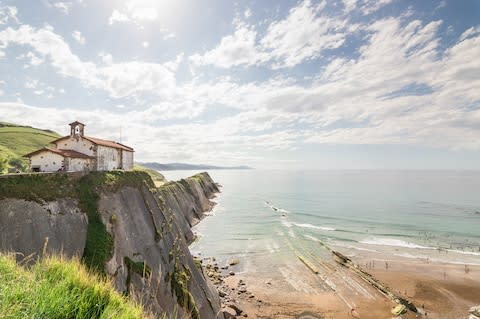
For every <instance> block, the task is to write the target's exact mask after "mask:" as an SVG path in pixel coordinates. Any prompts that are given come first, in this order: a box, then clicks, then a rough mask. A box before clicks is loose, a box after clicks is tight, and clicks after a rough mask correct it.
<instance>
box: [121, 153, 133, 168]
mask: <svg viewBox="0 0 480 319" xmlns="http://www.w3.org/2000/svg"><path fill="white" fill-rule="evenodd" d="M122 168H123V169H124V170H129V169H133V152H128V151H125V150H122Z"/></svg>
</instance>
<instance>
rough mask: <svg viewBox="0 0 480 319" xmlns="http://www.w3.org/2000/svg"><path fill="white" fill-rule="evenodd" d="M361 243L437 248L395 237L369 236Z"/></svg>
mask: <svg viewBox="0 0 480 319" xmlns="http://www.w3.org/2000/svg"><path fill="white" fill-rule="evenodd" d="M359 243H361V244H366V245H378V246H393V247H404V248H418V249H435V248H433V247H427V246H421V245H417V244H414V243H410V242H407V241H403V240H400V239H394V238H378V237H374V238H369V239H364V240H361V241H359Z"/></svg>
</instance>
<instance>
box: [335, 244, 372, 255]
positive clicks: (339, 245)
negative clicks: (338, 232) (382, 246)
mask: <svg viewBox="0 0 480 319" xmlns="http://www.w3.org/2000/svg"><path fill="white" fill-rule="evenodd" d="M332 245H334V246H338V247H344V248H349V249H355V250H361V251H371V252H374V253H376V252H378V250H375V249H368V248H363V247H357V246H353V245H347V244H342V243H339V242H336V243H333V244H332Z"/></svg>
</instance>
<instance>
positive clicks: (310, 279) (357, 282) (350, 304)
mask: <svg viewBox="0 0 480 319" xmlns="http://www.w3.org/2000/svg"><path fill="white" fill-rule="evenodd" d="M368 257H369V258H370V257H371V256H368ZM378 257H379V256H377V258H376V260H375V268H373V267H372V268H371V269H365V270H367V271H368V272H369V273H371V274H372V275H374V276H375V278H377V279H378V280H380V281H381V282H382V283H384V284H386V285H387V286H389V287H390V289H391V290H392V291H393V292H394V293H396V294H399V295H401V296H404V297H407V298H408V299H409V300H411V301H412V302H413V303H414V304H415V305H416V306H417V308H418V309H419V311H420V314H414V313H412V312H408V313H407V314H404V315H403V316H402V318H445V319H448V318H452V319H453V318H455V319H458V318H466V317H467V316H468V309H469V308H470V307H471V306H473V305H478V304H480V266H476V265H470V266H468V268H467V271H468V273H467V272H466V271H465V266H464V265H455V264H442V263H431V262H427V261H422V260H410V259H407V258H396V259H394V260H392V259H391V258H389V259H385V260H382V259H381V258H378ZM352 260H353V261H354V262H355V263H358V264H363V265H365V264H367V265H368V264H369V260H370V259H363V258H362V257H361V256H357V258H356V260H355V259H352ZM385 263H388V269H386V267H387V266H386V264H385ZM326 264H328V265H329V267H331V268H329V269H330V270H329V272H322V271H320V273H319V274H314V273H313V272H311V271H310V270H308V269H307V268H299V270H300V271H298V272H292V273H290V275H291V276H290V277H289V275H288V274H287V273H286V271H285V269H283V268H284V265H279V266H278V267H276V268H277V269H276V270H275V267H273V268H268V267H267V268H265V267H259V268H258V271H252V269H249V271H244V272H242V271H240V272H238V273H236V274H235V275H233V276H228V275H227V276H226V277H225V278H224V285H226V286H228V289H229V294H230V297H231V302H234V303H235V304H238V305H239V307H240V308H241V309H242V310H243V311H244V312H243V313H242V314H244V313H246V314H247V315H248V317H249V318H301V319H311V318H332V319H343V318H372V319H373V318H375V319H377V318H392V317H393V316H392V314H391V312H390V310H391V308H392V307H394V306H395V305H396V304H395V303H394V302H392V301H391V300H389V299H387V298H386V297H385V296H383V295H382V294H380V293H379V292H378V291H377V290H376V289H374V288H373V287H371V286H370V285H368V284H366V283H365V282H364V281H362V279H361V278H359V277H358V275H356V274H355V273H353V272H352V271H350V270H348V269H345V267H343V266H341V265H339V264H335V263H330V262H328V263H326ZM370 265H371V262H370ZM296 267H302V264H301V263H293V264H292V267H291V268H290V270H293V269H295V268H296ZM363 268H365V267H363ZM232 269H235V266H234V267H233V268H232V267H231V268H230V270H232ZM237 269H240V268H237ZM239 281H243V282H244V285H245V287H246V288H247V290H248V291H247V292H246V293H245V292H239V291H238V287H239ZM325 281H327V282H329V284H328V285H327V286H329V287H330V289H327V288H328V287H327V288H325V287H323V286H324V285H325ZM316 285H317V286H316ZM322 285H323V286H322ZM332 287H333V288H332ZM232 288H233V289H232ZM352 309H354V311H352Z"/></svg>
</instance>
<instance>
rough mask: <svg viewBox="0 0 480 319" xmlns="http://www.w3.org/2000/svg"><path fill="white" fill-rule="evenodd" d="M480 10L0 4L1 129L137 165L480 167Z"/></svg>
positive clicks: (367, 5)
mask: <svg viewBox="0 0 480 319" xmlns="http://www.w3.org/2000/svg"><path fill="white" fill-rule="evenodd" d="M479 57H480V2H479V1H476V0H471V1H469V0H463V1H453V0H451V1H427V0H424V1H400V0H339V1H270V0H263V1H237V2H233V1H232V2H230V1H223V0H205V1H191V0H190V1H187V0H178V1H162V0H157V1H152V0H110V1H89V0H71V1H57V0H42V1H8V0H0V120H2V121H8V122H14V123H20V124H25V125H33V126H36V127H42V128H48V129H54V130H56V131H58V132H60V133H62V134H67V133H68V127H67V126H66V124H67V123H69V122H71V121H73V120H80V121H82V122H84V123H85V124H87V127H86V134H88V135H91V136H97V137H103V138H107V139H113V140H119V139H120V132H121V136H122V142H123V143H126V144H129V145H131V146H133V147H134V148H135V149H136V159H137V160H138V161H158V162H193V163H211V164H217V165H237V164H248V165H251V166H255V167H259V168H293V169H298V168H320V169H330V168H380V169H412V168H414V169H415V168H417V169H425V168H428V169H442V168H446V169H480V58H479Z"/></svg>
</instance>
